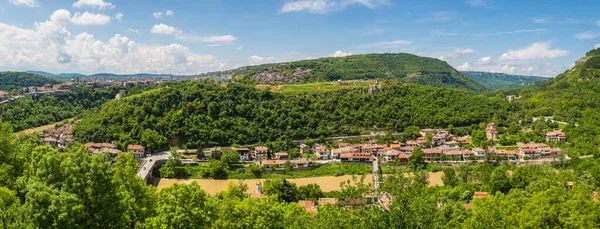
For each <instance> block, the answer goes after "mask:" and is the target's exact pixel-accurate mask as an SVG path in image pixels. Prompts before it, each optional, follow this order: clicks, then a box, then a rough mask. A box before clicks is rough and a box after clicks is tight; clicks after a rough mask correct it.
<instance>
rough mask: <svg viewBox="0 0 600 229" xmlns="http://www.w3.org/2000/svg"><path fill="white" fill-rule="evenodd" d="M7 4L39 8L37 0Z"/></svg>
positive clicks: (14, 0)
mask: <svg viewBox="0 0 600 229" xmlns="http://www.w3.org/2000/svg"><path fill="white" fill-rule="evenodd" d="M8 2H10V4H13V5H16V6H25V7H32V8H33V7H38V6H40V4H39V3H38V1H37V0H9V1H8Z"/></svg>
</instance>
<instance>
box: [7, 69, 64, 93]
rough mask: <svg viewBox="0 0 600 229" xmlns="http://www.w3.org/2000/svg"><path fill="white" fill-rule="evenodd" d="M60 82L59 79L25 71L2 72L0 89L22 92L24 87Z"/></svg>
mask: <svg viewBox="0 0 600 229" xmlns="http://www.w3.org/2000/svg"><path fill="white" fill-rule="evenodd" d="M58 83H60V81H58V80H55V79H51V78H48V77H45V76H40V75H35V74H29V73H25V72H0V91H15V92H20V91H21V90H22V89H23V88H24V87H31V86H36V87H40V86H44V85H46V84H58Z"/></svg>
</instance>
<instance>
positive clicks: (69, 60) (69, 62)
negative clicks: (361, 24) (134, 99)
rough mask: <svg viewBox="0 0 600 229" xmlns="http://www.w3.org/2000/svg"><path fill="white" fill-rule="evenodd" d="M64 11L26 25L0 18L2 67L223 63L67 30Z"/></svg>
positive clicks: (133, 68)
mask: <svg viewBox="0 0 600 229" xmlns="http://www.w3.org/2000/svg"><path fill="white" fill-rule="evenodd" d="M70 21H71V15H70V13H69V12H68V11H66V10H58V11H56V12H54V14H53V15H52V17H51V19H50V20H48V21H44V22H38V23H35V26H34V28H32V29H25V28H21V27H18V26H15V25H9V24H4V23H0V53H2V54H3V55H0V68H2V69H7V70H15V71H18V70H23V69H40V70H44V71H53V72H66V71H75V72H81V73H97V72H115V73H139V72H154V71H161V72H162V71H165V72H168V71H173V72H182V73H184V74H195V73H201V72H208V71H217V70H223V69H224V68H225V66H226V64H225V63H224V62H222V61H220V60H219V59H217V58H216V57H214V56H212V55H206V54H198V53H195V52H193V51H191V50H190V49H189V48H187V47H185V46H183V45H180V44H176V43H174V44H170V45H165V46H157V45H147V44H142V43H138V42H135V41H132V40H130V39H129V38H128V37H126V36H122V35H119V34H116V35H114V36H113V37H112V38H111V39H109V40H99V39H96V38H95V37H94V35H92V34H88V33H80V34H76V35H75V34H71V32H69V31H68V30H67V28H66V27H65V25H66V24H67V23H69V22H70Z"/></svg>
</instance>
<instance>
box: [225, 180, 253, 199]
mask: <svg viewBox="0 0 600 229" xmlns="http://www.w3.org/2000/svg"><path fill="white" fill-rule="evenodd" d="M246 191H248V185H247V184H246V183H244V182H243V181H238V182H237V184H236V183H233V182H229V184H227V190H225V191H224V192H221V193H219V194H218V195H217V196H219V198H220V199H225V198H238V199H244V198H246V197H248V196H249V195H248V194H247V193H246Z"/></svg>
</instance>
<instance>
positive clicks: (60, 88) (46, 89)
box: [23, 82, 74, 96]
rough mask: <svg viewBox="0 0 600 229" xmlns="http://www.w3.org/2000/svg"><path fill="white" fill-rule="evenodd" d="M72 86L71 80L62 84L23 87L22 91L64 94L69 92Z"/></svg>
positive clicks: (39, 93) (38, 93)
mask: <svg viewBox="0 0 600 229" xmlns="http://www.w3.org/2000/svg"><path fill="white" fill-rule="evenodd" d="M73 87H74V84H73V83H72V82H65V83H62V84H55V85H52V84H46V85H44V86H41V87H28V88H24V89H23V90H24V91H23V93H25V94H29V95H33V96H37V95H65V94H67V93H69V92H70V91H71V90H72V89H73Z"/></svg>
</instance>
